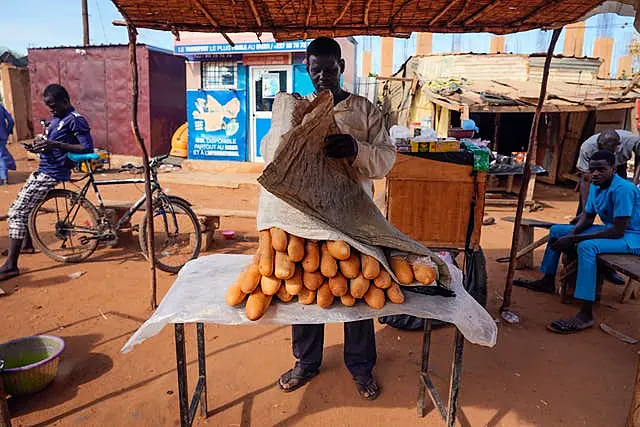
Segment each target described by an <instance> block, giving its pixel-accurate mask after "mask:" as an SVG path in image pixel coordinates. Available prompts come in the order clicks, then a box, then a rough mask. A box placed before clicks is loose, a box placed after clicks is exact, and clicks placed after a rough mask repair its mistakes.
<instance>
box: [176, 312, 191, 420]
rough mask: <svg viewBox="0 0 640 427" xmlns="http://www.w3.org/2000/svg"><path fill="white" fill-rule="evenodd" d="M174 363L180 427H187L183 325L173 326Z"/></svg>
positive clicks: (187, 403)
mask: <svg viewBox="0 0 640 427" xmlns="http://www.w3.org/2000/svg"><path fill="white" fill-rule="evenodd" d="M175 340H176V363H177V370H178V400H179V401H180V426H181V427H189V426H190V425H191V422H190V421H191V420H190V419H189V395H188V392H187V361H186V357H185V345H184V324H183V323H176V324H175Z"/></svg>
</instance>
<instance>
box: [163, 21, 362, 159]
mask: <svg viewBox="0 0 640 427" xmlns="http://www.w3.org/2000/svg"><path fill="white" fill-rule="evenodd" d="M232 39H233V41H234V43H235V46H233V47H232V46H230V45H229V44H228V43H227V42H226V41H225V39H224V38H223V37H222V36H221V35H219V34H206V33H185V34H181V40H180V41H176V42H175V53H176V54H177V55H182V56H185V57H186V58H187V62H186V79H187V82H186V83H187V84H186V86H187V96H186V99H187V122H188V131H189V146H188V158H189V159H194V160H227V161H240V162H261V161H262V158H261V156H260V142H261V141H262V138H263V137H264V136H265V135H266V133H267V132H268V131H269V128H270V126H271V114H272V113H271V111H272V106H273V101H274V99H275V95H276V94H277V93H278V92H289V93H293V92H297V93H299V94H300V95H302V96H305V95H308V94H310V93H312V92H313V86H312V84H311V80H310V79H309V76H308V74H307V70H306V65H305V59H306V55H305V51H306V48H307V46H308V45H309V43H310V41H292V42H282V43H278V42H275V41H274V40H273V38H272V37H271V36H270V35H269V34H263V35H262V36H261V40H258V38H257V36H256V35H255V34H234V35H233V36H232ZM338 42H339V43H340V45H341V46H342V53H343V57H344V59H345V61H346V63H347V68H346V70H345V74H344V76H343V84H344V87H345V89H346V90H349V91H353V90H354V88H355V81H356V70H357V64H356V41H355V39H354V38H346V39H338Z"/></svg>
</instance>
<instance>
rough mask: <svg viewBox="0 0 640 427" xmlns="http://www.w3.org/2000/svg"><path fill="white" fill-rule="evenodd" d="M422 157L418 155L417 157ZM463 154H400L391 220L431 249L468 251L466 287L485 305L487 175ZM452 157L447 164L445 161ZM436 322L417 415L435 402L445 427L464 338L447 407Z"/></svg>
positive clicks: (390, 188)
mask: <svg viewBox="0 0 640 427" xmlns="http://www.w3.org/2000/svg"><path fill="white" fill-rule="evenodd" d="M418 156H419V157H418ZM469 156H471V155H467V156H466V159H465V158H464V157H465V155H464V154H463V153H447V154H446V155H445V154H442V153H437V154H428V153H420V154H416V155H407V154H398V158H397V159H396V163H395V165H394V167H393V169H392V170H391V172H390V173H389V175H387V183H386V194H385V196H386V197H385V200H386V214H387V219H388V220H389V221H390V222H391V223H392V224H393V225H395V226H396V227H398V229H399V230H400V231H402V232H403V233H405V234H406V235H408V236H410V237H412V238H413V239H415V240H418V241H420V242H422V243H424V244H425V245H426V246H428V247H430V248H432V249H448V250H454V251H460V250H462V251H464V254H465V257H464V259H465V260H464V286H465V288H466V289H467V290H468V291H469V293H470V294H471V295H472V296H473V297H474V298H475V299H476V300H477V301H478V302H479V303H480V304H482V305H483V306H484V305H486V300H487V270H486V264H485V259H484V255H483V253H482V249H481V248H480V232H481V229H482V217H483V215H484V196H485V192H486V180H487V176H486V173H485V172H475V171H474V170H473V157H472V156H471V157H469ZM444 159H447V160H448V161H443V160H444ZM431 330H432V320H431V319H426V321H425V325H424V331H423V338H422V340H423V341H422V364H421V369H420V376H419V390H418V405H417V406H418V407H417V411H418V416H420V417H423V416H424V415H425V413H426V408H425V397H426V396H427V394H428V396H429V397H430V398H431V401H432V402H433V404H434V406H435V407H436V408H437V409H438V411H439V412H440V415H441V416H442V418H443V420H444V421H445V425H447V426H451V427H452V426H453V425H454V424H455V419H456V412H457V408H458V394H459V390H460V377H461V375H462V356H463V349H464V338H463V336H462V334H461V333H460V331H459V330H457V329H456V335H455V339H454V343H453V356H452V362H451V372H450V381H449V390H448V391H449V398H448V400H447V403H446V406H445V404H444V403H443V400H442V398H441V397H440V394H439V393H438V391H437V390H436V388H435V385H434V384H433V381H432V380H431V376H430V375H429V354H430V344H431Z"/></svg>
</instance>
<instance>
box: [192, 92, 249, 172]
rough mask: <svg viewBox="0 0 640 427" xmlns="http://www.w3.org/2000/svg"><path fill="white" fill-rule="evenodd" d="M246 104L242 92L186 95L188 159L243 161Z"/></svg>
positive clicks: (193, 93)
mask: <svg viewBox="0 0 640 427" xmlns="http://www.w3.org/2000/svg"><path fill="white" fill-rule="evenodd" d="M245 103H246V94H245V91H237V90H207V91H203V90H198V91H187V114H188V116H189V158H191V159H212V160H216V159H219V160H238V161H243V160H245V157H246V133H247V132H246V114H245Z"/></svg>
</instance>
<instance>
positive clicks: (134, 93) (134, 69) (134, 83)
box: [127, 25, 158, 310]
mask: <svg viewBox="0 0 640 427" xmlns="http://www.w3.org/2000/svg"><path fill="white" fill-rule="evenodd" d="M127 31H128V32H129V63H130V64H131V130H132V131H133V136H134V138H135V140H136V142H137V143H138V145H139V146H140V150H141V151H142V165H143V167H144V194H145V197H146V206H145V210H146V214H147V230H148V233H147V259H148V260H149V270H150V274H151V309H152V310H155V309H156V307H157V306H158V302H157V297H156V294H157V278H156V258H155V256H154V255H153V252H154V251H153V249H154V244H155V242H154V240H155V239H154V232H153V194H151V170H150V168H149V153H148V152H147V147H145V145H144V141H143V140H142V136H141V135H140V129H139V128H138V59H137V55H136V39H137V37H138V32H137V31H136V29H135V27H133V26H132V25H128V26H127Z"/></svg>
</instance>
